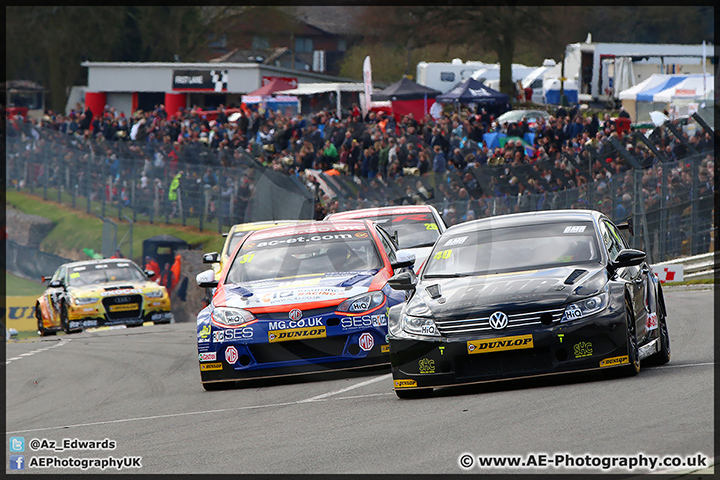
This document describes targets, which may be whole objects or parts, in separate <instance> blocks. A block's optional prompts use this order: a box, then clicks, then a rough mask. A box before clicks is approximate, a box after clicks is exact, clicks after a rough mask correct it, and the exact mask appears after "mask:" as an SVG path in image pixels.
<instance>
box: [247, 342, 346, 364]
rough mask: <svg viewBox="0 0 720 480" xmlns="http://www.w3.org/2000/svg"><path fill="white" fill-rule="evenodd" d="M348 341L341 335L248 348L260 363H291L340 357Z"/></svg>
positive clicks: (260, 344) (251, 345) (257, 345)
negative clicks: (293, 361)
mask: <svg viewBox="0 0 720 480" xmlns="http://www.w3.org/2000/svg"><path fill="white" fill-rule="evenodd" d="M346 341H347V337H345V336H344V335H341V336H335V337H328V338H316V339H312V340H293V341H290V342H277V343H272V344H267V343H265V344H263V343H257V344H250V345H248V348H249V349H250V353H251V354H252V356H253V357H255V360H256V361H257V362H258V363H273V362H289V361H292V360H300V359H302V360H309V359H313V358H325V357H339V356H340V355H342V353H343V349H344V348H345V342H346Z"/></svg>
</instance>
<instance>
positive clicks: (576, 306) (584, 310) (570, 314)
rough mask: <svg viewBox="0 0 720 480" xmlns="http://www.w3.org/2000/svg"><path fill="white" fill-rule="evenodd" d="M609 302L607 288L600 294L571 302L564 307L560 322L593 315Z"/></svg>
mask: <svg viewBox="0 0 720 480" xmlns="http://www.w3.org/2000/svg"><path fill="white" fill-rule="evenodd" d="M609 302H610V294H609V293H608V291H607V289H606V290H605V291H604V292H603V293H601V294H600V295H595V296H593V297H589V298H585V299H583V300H579V301H577V302H573V303H571V304H570V305H568V306H567V307H565V312H564V313H563V316H562V318H561V319H560V322H561V323H562V322H569V321H572V320H577V319H578V318H583V317H587V316H589V315H595V314H596V313H598V312H601V311H602V310H604V309H605V307H607V306H608V303H609Z"/></svg>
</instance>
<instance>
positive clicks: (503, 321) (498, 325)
mask: <svg viewBox="0 0 720 480" xmlns="http://www.w3.org/2000/svg"><path fill="white" fill-rule="evenodd" d="M507 325H508V317H507V315H505V314H504V313H503V312H495V313H493V314H492V315H490V326H491V327H492V328H494V329H495V330H502V329H503V328H505V327H507Z"/></svg>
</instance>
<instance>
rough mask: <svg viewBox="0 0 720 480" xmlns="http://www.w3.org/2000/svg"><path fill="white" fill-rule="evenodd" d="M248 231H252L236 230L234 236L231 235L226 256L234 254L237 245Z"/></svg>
mask: <svg viewBox="0 0 720 480" xmlns="http://www.w3.org/2000/svg"><path fill="white" fill-rule="evenodd" d="M248 233H250V232H249V231H248V232H235V233H233V234H232V236H231V237H230V241H229V242H228V248H227V250H225V252H224V255H225V256H226V257H229V256H230V255H232V253H233V252H234V251H235V247H237V246H238V244H239V243H240V241H241V240H242V239H243V238H245V237H246V236H247V234H248Z"/></svg>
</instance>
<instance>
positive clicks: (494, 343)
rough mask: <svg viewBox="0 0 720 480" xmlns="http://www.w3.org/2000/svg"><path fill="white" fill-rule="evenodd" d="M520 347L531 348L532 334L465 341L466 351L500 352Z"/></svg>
mask: <svg viewBox="0 0 720 480" xmlns="http://www.w3.org/2000/svg"><path fill="white" fill-rule="evenodd" d="M521 348H533V337H532V335H517V336H514V337H502V338H487V339H485V340H471V341H469V342H467V350H468V353H487V352H501V351H503V350H519V349H521Z"/></svg>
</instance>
